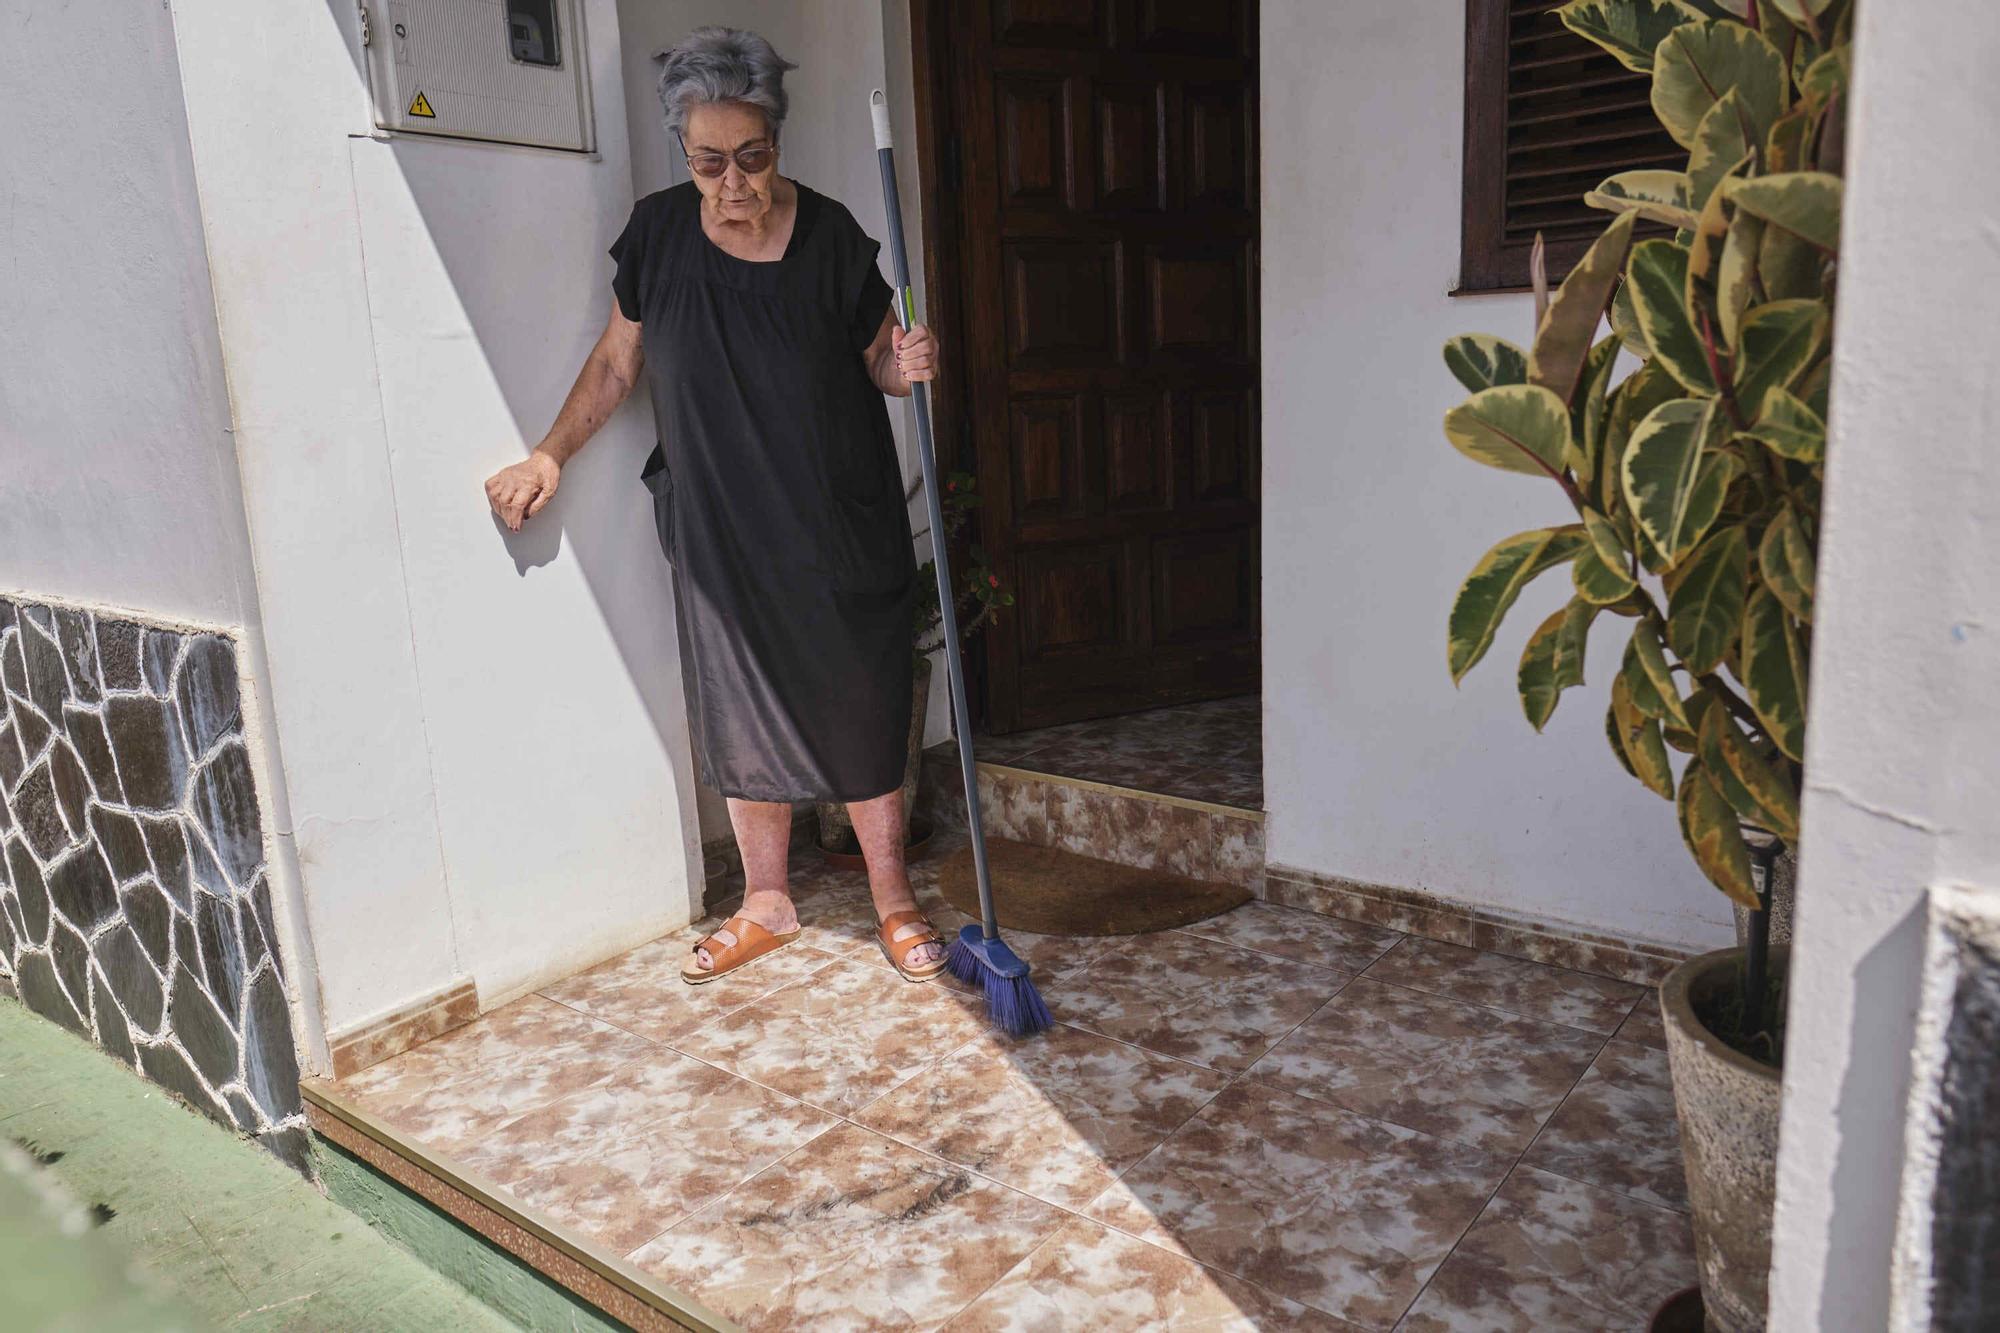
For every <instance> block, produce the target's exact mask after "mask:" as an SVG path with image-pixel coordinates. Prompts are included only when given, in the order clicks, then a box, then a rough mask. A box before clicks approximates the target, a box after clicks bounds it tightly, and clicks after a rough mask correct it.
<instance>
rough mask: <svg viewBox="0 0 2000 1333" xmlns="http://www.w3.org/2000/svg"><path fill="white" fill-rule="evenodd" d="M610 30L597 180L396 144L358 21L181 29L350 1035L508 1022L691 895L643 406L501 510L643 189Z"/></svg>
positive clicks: (597, 34)
mask: <svg viewBox="0 0 2000 1333" xmlns="http://www.w3.org/2000/svg"><path fill="white" fill-rule="evenodd" d="M587 9H588V21H587V25H586V26H587V29H588V33H589V59H590V62H591V69H592V72H593V78H594V84H595V87H594V96H595V100H596V105H597V108H598V136H599V151H598V153H597V154H596V155H594V156H592V157H588V158H585V157H579V156H577V155H573V154H562V153H555V152H548V151H542V150H532V149H517V148H508V147H499V146H490V145H480V144H472V143H457V142H453V143H445V142H439V141H433V140H424V139H422V138H420V137H416V136H411V137H407V138H403V139H396V140H387V139H385V138H381V137H371V125H370V119H369V111H368V100H367V95H366V84H365V79H364V76H363V75H362V73H361V72H360V63H359V59H358V56H359V46H358V43H357V41H356V35H355V33H354V31H353V28H354V23H355V19H354V15H355V9H354V6H352V5H351V4H347V3H335V2H332V0H329V3H326V4H305V5H283V6H272V5H266V4H261V3H255V2H254V0H231V2H230V3H221V4H199V5H197V4H192V3H185V4H182V5H180V6H179V7H178V8H177V13H176V20H177V31H178V35H179V42H180V50H181V59H182V66H183V75H184V80H185V87H186V98H187V105H188V110H189V121H190V128H191V133H192V139H193V144H194V156H195V164H196V168H197V175H198V178H199V180H200V185H201V197H202V205H203V210H204V220H205V224H206V231H207V241H208V246H209V252H210V256H211V259H212V261H213V272H214V281H215V287H216V298H217V306H218V310H219V313H220V323H221V329H222V339H223V345H224V347H225V348H226V349H227V355H228V365H229V372H230V378H231V385H232V390H233V392H234V396H235V400H236V409H237V418H238V421H237V426H238V436H237V439H238V447H239V449H240V451H241V455H242V468H243V475H244V483H245V493H246V503H247V505H248V508H249V511H250V515H251V531H252V536H253V544H254V549H255V553H256V559H257V564H258V571H259V580H260V586H261V589H262V595H263V601H264V605H265V607H266V612H267V624H268V631H269V642H270V655H271V663H272V675H273V679H274V683H275V687H276V691H277V695H278V704H279V729H280V731H281V732H282V734H283V741H284V746H285V753H286V764H287V771H288V776H289V778H290V787H291V792H292V797H293V805H294V810H295V814H296V821H295V826H296V836H297V842H298V847H299V854H300V859H301V861H302V863H303V865H304V871H305V876H306V888H307V905H308V911H309V915H310V918H311V921H312V925H313V930H314V934H315V937H316V939H317V941H318V944H319V949H320V963H321V980H322V985H323V995H324V1002H325V1008H326V1019H327V1026H328V1027H329V1028H333V1029H345V1028H349V1027H351V1026H353V1025H354V1024H355V1023H357V1022H360V1021H362V1020H365V1019H367V1018H369V1017H371V1016H373V1015H376V1014H379V1013H380V1012H382V1011H384V1010H386V1009H390V1008H392V1007H394V1006H396V1005H398V1004H401V1003H403V1002H406V1001H408V1000H410V999H412V998H415V997H419V996H423V995H426V994H429V993H432V992H434V991H436V990H437V989H438V988H440V987H442V986H445V985H447V984H450V983H452V982H453V981H455V980H457V979H459V978H460V977H462V976H467V975H469V976H471V977H472V978H473V979H474V980H475V981H476V982H477V984H478V987H479V991H480V997H481V1000H482V1002H483V1003H485V1004H488V1005H491V1004H493V1003H496V1002H498V1001H500V1000H504V999H506V998H507V997H509V996H511V995H513V994H515V993H518V992H519V991H521V990H522V989H525V988H526V987H528V986H531V985H533V984H536V983H537V982H539V981H541V980H543V979H546V978H547V977H549V976H551V975H556V974H559V973H561V972H563V971H567V970H570V969H573V968H574V967H577V966H580V965H582V964H584V963H587V962H589V961H592V960H594V959H595V958H598V957H602V956H604V955H606V954H608V953H610V952H613V951H615V950H616V949H618V948H620V947H623V946H625V945H629V944H631V943H636V942H637V941H639V940H642V939H645V938H648V937H650V936H651V935H654V934H657V933H659V932H660V931H662V930H665V929H667V928H669V927H670V926H672V925H674V924H676V923H678V922H680V921H685V920H686V919H687V918H688V916H689V914H690V910H691V895H697V894H698V889H699V884H700V876H699V866H698V864H697V859H696V856H697V853H696V848H695V845H694V842H695V839H694V822H693V821H694V804H693V782H692V777H691V775H690V772H689V768H690V760H689V754H688V746H687V735H686V723H685V717H684V713H683V709H682V706H681V701H680V686H679V680H678V677H677V675H676V674H675V673H676V670H677V667H676V659H675V653H674V647H673V628H672V619H671V605H672V604H671V600H670V598H671V593H670V588H669V583H668V579H667V572H666V569H665V565H664V563H663V561H661V559H660V558H659V553H658V549H657V545H656V542H655V540H654V538H653V536H652V525H651V515H650V499H649V496H648V494H647V492H646V491H645V489H644V487H643V486H642V485H641V484H640V483H639V481H638V469H639V464H640V461H641V459H642V458H643V456H644V453H645V450H646V449H647V448H648V447H650V443H651V437H652V427H651V422H650V412H649V410H648V409H647V407H646V406H645V404H644V403H643V402H641V403H634V404H631V405H628V407H627V408H626V409H625V410H624V411H623V412H621V414H620V415H619V416H618V417H616V418H614V420H613V421H612V422H611V423H610V424H609V425H607V426H606V428H605V430H604V432H603V433H602V435H601V436H600V438H599V439H598V440H597V441H596V442H595V443H594V444H593V445H592V446H591V448H590V449H589V450H588V451H586V453H585V454H584V455H583V456H582V457H581V458H579V459H578V460H577V461H576V462H575V463H574V464H573V465H572V466H571V467H570V468H569V469H567V471H566V473H565V476H564V481H563V488H562V490H561V492H560V493H559V495H558V497H557V499H556V500H555V502H554V503H552V504H551V505H550V507H549V508H548V509H547V510H546V511H544V512H543V513H542V514H541V515H539V516H538V517H537V519H536V520H534V521H533V522H531V523H530V524H528V525H527V527H526V528H525V529H524V531H523V532H522V533H521V534H519V535H511V534H508V533H506V531H505V529H504V528H503V527H501V526H500V525H499V524H498V523H497V521H496V520H494V519H493V518H492V517H491V516H490V515H489V514H488V513H487V512H486V509H485V501H484V497H483V495H482V493H481V491H480V482H481V480H482V479H483V478H484V477H485V476H486V475H488V474H489V473H490V472H492V471H493V470H494V469H496V468H498V467H500V466H502V465H504V464H506V463H509V462H513V461H515V460H517V459H519V458H520V457H522V456H523V454H524V453H525V452H526V450H527V449H528V448H529V447H531V446H532V445H533V443H534V442H535V441H536V440H538V439H539V438H540V437H541V434H542V432H543V431H544V430H545V429H546V428H547V425H548V423H549V421H550V420H551V419H552V418H553V416H554V414H555V411H556V409H557V408H558V407H559V405H560V403H561V399H562V396H563V394H564V393H565V392H566V390H567V389H568V387H569V384H570V382H571V380H572V379H573V378H574V376H575V373H576V370H577V368H578V367H579V366H580V365H581V363H582V360H583V357H584V355H585V353H586V352H587V351H588V349H589V347H590V344H591V342H592V340H593V339H594V337H595V336H596V333H597V331H598V330H599V329H601V327H602V326H603V323H604V320H605V318H606V316H607V314H608V310H609V303H610V300H611V297H610V289H609V279H610V260H609V259H608V258H607V257H606V256H605V255H604V247H605V246H606V245H608V244H609V242H610V240H611V238H612V237H613V236H615V235H616V234H617V231H618V229H619V227H620V226H622V225H623V223H624V220H625V215H626V211H627V209H628V208H629V205H630V202H631V196H630V162H629V158H628V155H627V149H626V139H625V132H624V123H623V118H622V115H621V114H620V112H621V108H622V104H623V83H622V79H621V76H620V70H619V58H618V51H619V45H618V23H617V14H616V11H615V7H614V5H613V4H612V3H611V0H590V3H589V4H588V7H587ZM270 52H283V53H284V58H283V59H282V60H273V59H269V58H267V54H268V53H270ZM246 108H254V114H253V113H250V112H246Z"/></svg>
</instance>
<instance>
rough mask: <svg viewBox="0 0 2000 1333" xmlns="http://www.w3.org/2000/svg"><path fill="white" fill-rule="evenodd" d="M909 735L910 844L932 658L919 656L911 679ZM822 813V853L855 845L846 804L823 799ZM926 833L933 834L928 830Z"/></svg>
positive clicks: (906, 794)
mask: <svg viewBox="0 0 2000 1333" xmlns="http://www.w3.org/2000/svg"><path fill="white" fill-rule="evenodd" d="M910 688H911V703H910V738H909V752H908V757H907V758H906V759H905V760H904V763H903V844H904V846H905V847H906V848H907V847H909V846H910V845H911V842H912V838H911V827H910V824H911V821H910V816H911V813H912V812H913V811H915V810H916V808H917V780H918V779H919V778H920V777H922V776H923V770H924V721H925V718H926V715H927V714H928V712H929V704H930V698H931V659H930V658H928V657H920V658H918V659H917V664H916V669H915V670H914V671H913V672H912V673H911V678H910ZM815 810H816V813H817V814H818V816H819V847H820V850H821V851H823V852H828V851H831V852H846V851H849V850H850V849H855V848H856V846H857V845H856V843H855V839H854V821H853V820H851V819H849V818H848V817H847V807H846V806H845V805H842V804H841V803H840V802H838V801H820V802H818V803H817V804H816V806H815ZM924 836H925V837H926V838H928V837H929V836H930V834H929V829H928V828H926V829H925V830H924Z"/></svg>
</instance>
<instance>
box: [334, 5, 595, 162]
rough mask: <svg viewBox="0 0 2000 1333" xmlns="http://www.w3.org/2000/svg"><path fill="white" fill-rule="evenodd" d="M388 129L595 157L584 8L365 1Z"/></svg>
mask: <svg viewBox="0 0 2000 1333" xmlns="http://www.w3.org/2000/svg"><path fill="white" fill-rule="evenodd" d="M361 40H362V49H363V51H364V52H365V54H366V55H367V57H368V84H369V90H370V92H371V94H372V96H373V97H374V101H375V123H376V124H377V125H378V126H380V127H381V128H383V129H385V130H397V131H401V132H414V133H418V134H442V135H450V136H452V137H455V138H460V139H488V140H492V141H494V142H497V143H518V144H530V145H534V146H536V147H540V148H567V149H572V150H575V151H578V152H591V151H594V150H595V149H596V147H597V134H596V125H595V123H594V121H593V119H592V115H591V106H590V72H589V63H590V62H589V57H588V54H587V48H586V46H585V44H584V36H583V3H582V0H361Z"/></svg>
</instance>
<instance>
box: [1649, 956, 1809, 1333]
mask: <svg viewBox="0 0 2000 1333" xmlns="http://www.w3.org/2000/svg"><path fill="white" fill-rule="evenodd" d="M1787 953H1788V951H1787V950H1786V949H1785V948H1783V947H1782V946H1774V947H1773V948H1772V950H1771V971H1772V974H1773V975H1774V976H1783V974H1784V969H1785V965H1786V962H1787ZM1742 977H1743V951H1742V950H1740V949H1723V950H1720V951H1718V952H1716V953H1710V954H1703V955H1702V956H1701V957H1699V958H1690V959H1689V960H1688V961H1687V962H1685V963H1682V964H1681V965H1680V966H1679V967H1677V968H1675V969H1674V970H1673V971H1672V972H1671V973H1670V974H1668V976H1667V979H1666V982H1665V984H1664V985H1662V986H1661V987H1660V1011H1661V1014H1662V1016H1663V1017H1664V1019H1665V1020H1666V1029H1667V1060H1668V1063H1669V1065H1670V1066H1671V1067H1672V1069H1673V1080H1674V1111H1675V1114H1676V1115H1677V1116H1678V1117H1679V1119H1680V1127H1681V1154H1682V1157H1683V1160H1684V1161H1685V1164H1686V1167H1687V1187H1688V1202H1689V1205H1690V1206H1691V1207H1692V1209H1693V1211H1694V1250H1695V1266H1696V1269H1697V1271H1698V1273H1699V1275H1700V1278H1701V1298H1702V1306H1703V1309H1704V1310H1705V1311H1706V1314H1707V1327H1708V1328H1709V1329H1710V1330H1714V1331H1715V1333H1750V1331H1751V1330H1758V1329H1762V1328H1763V1327H1764V1304H1765V1292H1766V1286H1767V1283H1768V1281H1769V1278H1770V1270H1771V1209H1772V1203H1773V1200H1774V1198H1775V1195H1776V1188H1777V1166H1778V1087H1779V1078H1780V1073H1779V1070H1778V1069H1777V1067H1776V1066H1774V1065H1767V1064H1764V1063H1762V1062H1761V1061H1758V1060H1753V1059H1751V1058H1750V1057H1749V1056H1747V1055H1744V1054H1743V1053H1742V1052H1740V1051H1737V1050H1735V1049H1734V1048H1732V1047H1730V1046H1728V1045H1726V1044H1725V1043H1724V1042H1723V1041H1722V1040H1721V1039H1720V1038H1719V1037H1717V1036H1716V1035H1715V1034H1714V1033H1713V1032H1711V1031H1710V1030H1709V1027H1708V1025H1707V1023H1705V1022H1704V1021H1703V1020H1702V1018H1701V1017H1700V1015H1702V1014H1712V1013H1714V1012H1715V1011H1716V1006H1717V1005H1718V1004H1720V1003H1721V1002H1723V1001H1724V1000H1726V999H1727V998H1728V997H1730V996H1732V995H1734V994H1736V993H1738V992H1739V991H1740V989H1741V987H1742Z"/></svg>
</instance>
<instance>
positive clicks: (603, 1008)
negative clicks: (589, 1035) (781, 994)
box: [540, 917, 833, 1041]
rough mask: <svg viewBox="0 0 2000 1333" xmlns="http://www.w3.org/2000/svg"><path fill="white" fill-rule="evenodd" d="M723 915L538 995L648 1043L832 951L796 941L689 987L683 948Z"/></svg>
mask: <svg viewBox="0 0 2000 1333" xmlns="http://www.w3.org/2000/svg"><path fill="white" fill-rule="evenodd" d="M724 919H726V918H718V917H711V918H710V919H708V920H707V921H704V922H701V923H699V924H697V925H694V926H690V927H688V928H687V929H686V930H679V931H675V932H674V933H673V934H671V935H666V936H663V937H661V938H660V939H657V940H654V941H653V942H652V943H650V944H642V945H640V946H639V947H638V948H636V949H633V950H631V951H630V952H629V953H624V954H620V955H619V956H618V957H616V958H613V959H611V960H610V961H608V962H604V963H600V964H598V965H597V966H596V967H593V968H591V969H590V970H589V971H588V972H579V973H577V974H576V975H575V976H573V977H566V978H564V979H563V980H562V981H559V982H557V983H555V984H554V985H552V986H544V987H543V988H542V990H541V992H540V994H541V995H542V996H543V997H544V998H546V999H550V1000H553V1001H555V1002H556V1003H557V1004H560V1005H563V1006H565V1007H567V1008H570V1009H574V1010H576V1011H577V1012H578V1013H583V1014H588V1015H590V1017H592V1018H595V1019H598V1020H600V1021H602V1022H605V1023H610V1024H612V1025H613V1026H614V1027H620V1028H623V1029H625V1031H627V1032H632V1033H637V1034H638V1035H639V1036H641V1037H645V1038H647V1039H648V1040H650V1041H671V1040H673V1039H674V1038H675V1037H678V1036H680V1035H681V1034H682V1033H684V1032H690V1031H692V1030H693V1029H695V1028H697V1027H699V1026H701V1025H702V1024H703V1023H705V1022H707V1021H708V1020H709V1019H711V1018H715V1017H717V1016H719V1015H721V1014H726V1013H728V1012H729V1011H730V1010H732V1009H738V1008H741V1007H742V1006H743V1005H746V1004H748V1003H750V1001H752V1000H754V999H757V998H758V997H760V996H763V995H768V994H770V993H771V992H772V991H774V990H777V989H778V988H779V987H781V986H787V985H790V984H791V983H792V982H794V981H799V980H802V979H803V978H805V977H808V976H810V975H812V974H813V973H814V972H817V971H818V970H819V969H820V968H822V967H825V966H826V965H827V964H828V963H830V962H832V961H833V955H832V954H829V953H826V952H824V951H823V950H819V949H815V948H812V947H811V946H810V945H808V944H806V943H805V941H804V940H803V939H799V940H796V941H794V942H792V943H791V944H788V945H786V946H785V947H784V948H782V949H779V950H777V951H776V952H774V953H770V954H767V955H765V956H764V957H762V958H759V959H758V960H757V961H756V962H754V963H749V964H746V965H745V966H744V967H742V968H741V969H739V970H737V971H735V972H731V973H730V974H729V975H728V976H724V977H717V978H716V979H715V980H714V981H708V982H703V983H702V984H701V985H699V986H690V985H688V984H687V983H686V982H685V981H682V980H681V968H682V967H683V966H684V965H685V964H686V962H687V960H688V956H689V950H690V949H691V948H692V947H693V946H694V942H695V941H696V940H699V939H701V938H702V937H703V936H705V935H707V934H708V933H709V932H710V931H711V930H714V929H715V928H717V927H718V926H720V925H721V924H722V922H723V920H724Z"/></svg>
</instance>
